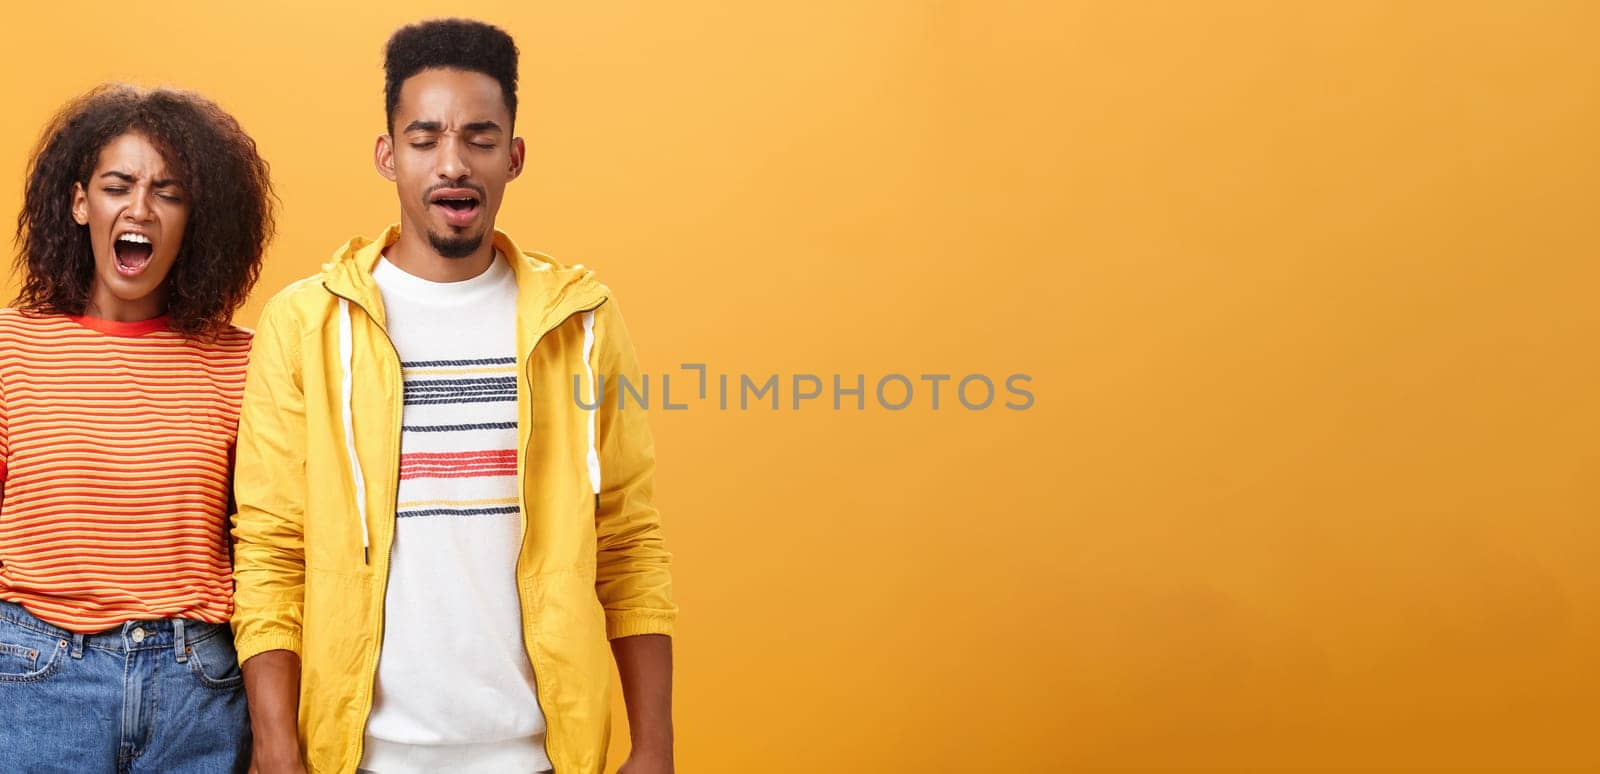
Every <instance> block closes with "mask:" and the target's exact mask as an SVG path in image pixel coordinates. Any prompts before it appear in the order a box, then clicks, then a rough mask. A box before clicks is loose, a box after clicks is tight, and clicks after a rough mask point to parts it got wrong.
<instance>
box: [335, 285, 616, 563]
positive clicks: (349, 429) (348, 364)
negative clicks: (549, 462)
mask: <svg viewBox="0 0 1600 774" xmlns="http://www.w3.org/2000/svg"><path fill="white" fill-rule="evenodd" d="M339 359H340V360H342V361H344V386H343V389H342V393H343V395H344V405H343V407H342V408H343V414H344V446H345V453H347V454H348V455H350V472H351V475H352V476H354V478H355V486H356V513H357V514H359V515H360V517H361V560H362V561H363V562H366V561H368V556H367V548H368V546H369V540H368V536H367V480H366V477H365V476H364V475H362V473H361V459H360V458H358V457H356V434H355V422H354V418H355V411H354V410H353V409H352V408H351V403H350V391H351V385H352V383H353V381H354V380H353V379H352V378H351V376H352V374H353V372H354V370H355V369H354V364H355V348H354V347H353V346H352V345H351V343H350V302H349V301H348V300H346V299H343V298H341V299H339ZM593 434H594V432H593V430H592V429H591V430H590V436H591V437H592V436H593Z"/></svg>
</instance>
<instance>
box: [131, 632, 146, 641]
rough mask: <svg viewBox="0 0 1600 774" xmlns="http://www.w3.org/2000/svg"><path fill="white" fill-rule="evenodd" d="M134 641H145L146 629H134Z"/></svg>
mask: <svg viewBox="0 0 1600 774" xmlns="http://www.w3.org/2000/svg"><path fill="white" fill-rule="evenodd" d="M133 641H134V642H144V630H143V629H134V630H133Z"/></svg>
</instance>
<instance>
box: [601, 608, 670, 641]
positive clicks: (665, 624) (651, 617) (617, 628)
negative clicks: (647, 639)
mask: <svg viewBox="0 0 1600 774" xmlns="http://www.w3.org/2000/svg"><path fill="white" fill-rule="evenodd" d="M677 619H678V614H677V613H675V612H663V611H659V610H644V611H638V612H628V613H612V612H609V611H607V612H606V639H608V640H615V639H620V638H623V637H635V636H638V635H640V634H665V635H667V636H668V637H671V636H672V628H673V625H674V624H675V623H676V622H677Z"/></svg>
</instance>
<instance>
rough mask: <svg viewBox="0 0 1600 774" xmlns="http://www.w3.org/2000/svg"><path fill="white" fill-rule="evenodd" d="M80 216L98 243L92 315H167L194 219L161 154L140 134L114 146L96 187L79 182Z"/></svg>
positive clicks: (76, 202)
mask: <svg viewBox="0 0 1600 774" xmlns="http://www.w3.org/2000/svg"><path fill="white" fill-rule="evenodd" d="M72 217H73V219H74V220H76V221H78V224H79V225H82V226H86V227H88V229H89V243H90V244H91V245H92V246H93V248H94V284H93V286H92V287H91V288H90V290H89V304H88V308H87V309H86V310H85V313H86V314H87V315H89V316H91V317H99V318H102V319H107V320H117V321H122V322H134V321H138V320H148V319H150V318H152V317H156V316H159V315H160V314H161V312H162V310H163V309H164V308H165V306H166V289H165V287H164V286H163V283H164V281H165V280H166V278H167V273H168V272H170V271H171V270H172V263H173V261H175V260H176V259H177V257H178V248H179V247H181V246H182V245H183V229H184V226H185V225H186V224H187V223H188V220H189V198H188V192H187V191H185V190H184V189H183V186H182V185H181V184H180V183H179V182H178V181H177V180H176V179H175V177H174V176H173V175H172V173H171V172H169V171H168V169H167V161H166V159H165V158H162V156H161V152H160V151H158V150H156V147H155V146H154V145H152V144H151V143H150V141H149V140H148V139H146V138H145V136H144V135H142V134H138V133H136V132H129V133H127V134H122V135H119V136H117V137H115V138H113V139H112V140H111V141H110V142H108V143H106V144H105V147H103V148H101V149H100V159H99V160H98V161H97V162H96V163H95V167H94V172H92V173H91V174H90V176H89V183H88V185H87V186H85V185H83V184H81V183H80V184H77V185H75V186H74V187H73V191H72Z"/></svg>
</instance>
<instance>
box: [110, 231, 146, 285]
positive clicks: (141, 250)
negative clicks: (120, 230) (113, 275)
mask: <svg viewBox="0 0 1600 774" xmlns="http://www.w3.org/2000/svg"><path fill="white" fill-rule="evenodd" d="M111 250H112V252H113V253H115V254H116V258H117V272H118V273H120V274H122V276H124V277H133V276H136V275H138V274H139V273H140V272H142V271H144V270H145V267H146V266H149V265H150V256H152V255H154V254H155V243H154V242H151V241H150V237H147V236H145V235H144V234H136V233H133V232H128V233H125V234H119V235H118V236H117V238H116V239H114V240H112V241H111Z"/></svg>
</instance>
